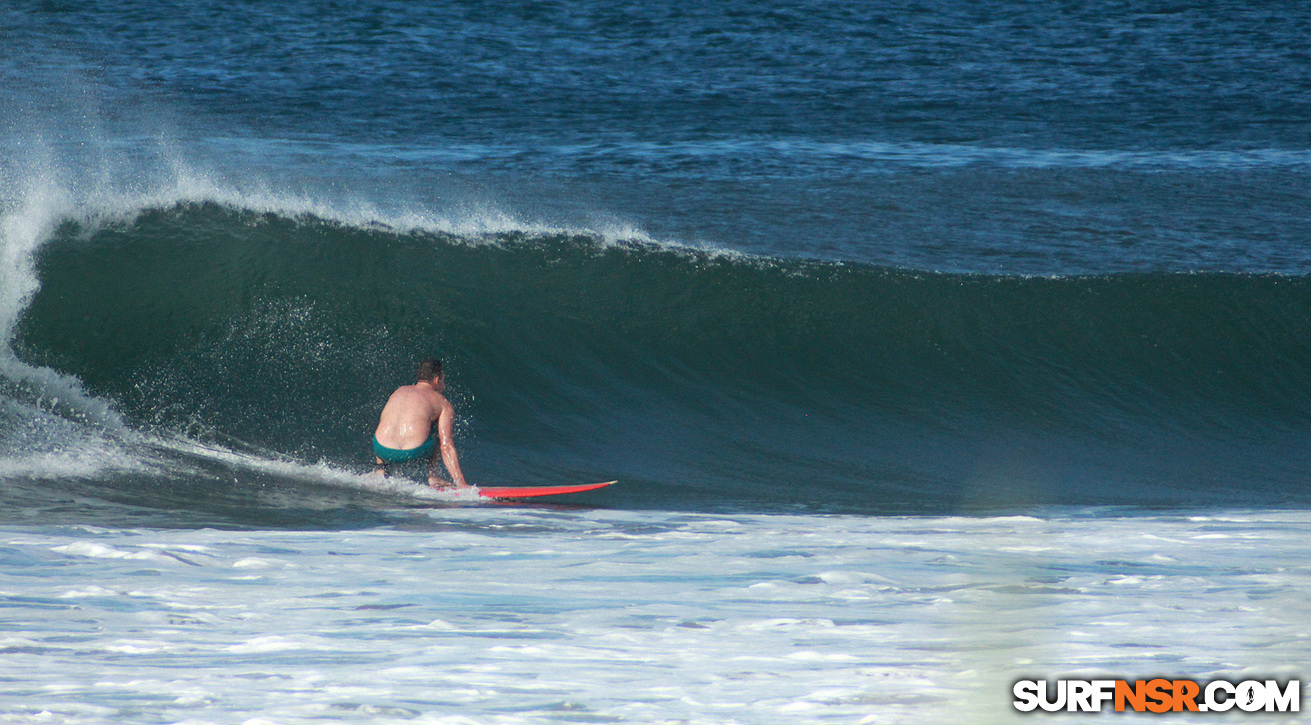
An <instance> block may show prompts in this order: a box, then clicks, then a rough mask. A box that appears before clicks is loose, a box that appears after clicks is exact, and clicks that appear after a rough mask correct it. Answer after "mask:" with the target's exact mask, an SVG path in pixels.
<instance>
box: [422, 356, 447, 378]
mask: <svg viewBox="0 0 1311 725" xmlns="http://www.w3.org/2000/svg"><path fill="white" fill-rule="evenodd" d="M441 378H442V361H441V360H437V359H435V358H434V359H430V360H424V361H423V362H421V363H419V382H421V383H431V382H435V381H438V380H441Z"/></svg>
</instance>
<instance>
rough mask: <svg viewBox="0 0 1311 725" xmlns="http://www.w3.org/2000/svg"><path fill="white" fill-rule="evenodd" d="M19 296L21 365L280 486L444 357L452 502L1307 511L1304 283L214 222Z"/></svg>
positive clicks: (74, 235) (145, 234) (104, 241)
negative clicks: (505, 491)
mask: <svg viewBox="0 0 1311 725" xmlns="http://www.w3.org/2000/svg"><path fill="white" fill-rule="evenodd" d="M38 272H39V277H40V281H41V290H40V292H39V293H38V294H37V295H36V296H35V298H34V299H33V300H32V302H31V305H30V307H29V308H28V309H27V311H26V313H25V314H24V317H23V318H22V320H21V323H20V325H19V329H18V333H17V336H16V339H15V341H14V347H15V350H16V351H17V352H18V353H19V354H20V356H21V357H23V358H25V359H26V360H27V361H29V362H32V363H36V364H40V365H46V366H50V367H53V368H56V369H58V370H60V371H64V372H67V373H70V374H73V375H76V376H77V377H78V378H80V379H81V380H82V381H83V382H84V383H85V384H86V386H87V388H88V389H89V390H90V391H92V392H93V393H95V394H96V395H99V396H102V397H105V398H107V399H109V400H110V401H112V402H113V403H114V405H115V406H116V407H117V408H118V409H119V410H120V411H122V412H123V413H124V414H126V415H127V416H128V418H129V419H130V420H132V421H134V423H135V424H136V425H139V426H142V427H147V428H149V427H157V428H161V429H165V430H168V431H171V432H180V433H184V434H186V435H189V436H194V437H198V438H200V439H202V440H203V439H206V438H212V439H214V440H216V441H219V442H232V441H236V442H239V443H240V445H244V446H247V447H250V448H252V449H255V450H260V451H267V452H270V453H272V454H275V455H281V456H287V457H292V458H295V459H297V460H302V461H325V462H328V463H331V464H333V465H338V466H344V467H348V468H349V467H352V466H358V467H363V466H365V465H366V462H367V460H368V458H367V457H368V453H367V449H366V447H365V445H364V444H365V442H366V441H367V437H368V435H369V434H370V433H371V428H372V424H373V423H374V422H375V419H376V415H377V411H378V409H379V407H380V405H381V402H382V401H383V400H384V399H385V397H386V395H387V393H388V392H390V390H391V389H392V388H393V387H394V386H396V385H398V384H402V383H406V382H410V377H411V375H412V368H413V365H414V362H415V361H416V360H418V359H420V358H423V357H428V356H431V355H440V356H441V357H443V358H445V359H446V360H447V364H448V367H449V370H450V384H451V395H452V398H453V400H454V402H455V403H456V405H457V408H458V410H459V412H460V414H461V417H462V421H463V422H462V424H461V428H460V429H459V435H460V440H461V444H462V452H463V455H464V457H465V460H466V470H467V471H468V472H470V474H471V476H473V477H474V478H475V479H476V478H477V477H478V476H479V475H482V476H484V477H486V478H495V479H497V480H506V479H513V480H517V481H522V482H532V481H536V480H543V481H544V480H559V479H561V478H571V479H572V478H580V477H581V478H586V479H591V478H598V477H605V478H613V477H620V478H626V479H628V480H631V481H634V482H636V483H635V485H633V486H630V488H629V491H630V494H629V495H632V496H637V497H639V498H642V500H644V501H647V502H651V501H671V502H672V501H680V502H686V501H700V500H740V501H759V502H766V503H769V504H771V505H775V506H778V505H783V506H786V505H791V504H804V503H815V502H819V501H823V502H827V503H828V504H829V505H832V506H833V507H834V508H835V509H837V510H848V509H852V508H856V509H861V510H871V509H897V508H899V507H902V506H903V505H909V506H911V507H912V508H923V507H926V506H927V507H939V506H941V507H958V506H961V505H967V504H970V503H979V504H983V505H988V504H992V503H1028V502H1032V503H1045V502H1061V503H1142V502H1146V503H1170V504H1187V503H1189V502H1191V501H1196V500H1202V499H1206V500H1228V501H1246V500H1260V501H1263V502H1269V501H1271V500H1274V501H1283V502H1290V501H1291V502H1298V501H1303V500H1306V499H1307V498H1308V487H1307V485H1306V483H1307V479H1308V475H1307V474H1308V468H1307V465H1306V463H1307V460H1306V457H1305V454H1304V451H1306V450H1307V443H1308V442H1311V441H1308V436H1307V433H1306V431H1307V430H1308V428H1309V427H1311V279H1308V278H1306V277H1280V276H1245V275H1230V274H1134V275H1113V276H1105V277H1075V278H1027V277H993V276H986V275H947V274H933V273H923V272H914V271H906V270H895V269H887V268H879V267H873V266H867V265H860V264H836V263H817V262H807V261H800V260H779V259H761V258H748V257H742V256H736V255H731V254H722V253H716V252H710V251H702V250H695V249H681V248H670V247H666V246H658V245H655V244H649V243H639V242H634V243H631V244H625V243H607V242H605V241H603V240H601V239H600V238H597V237H592V236H589V235H586V234H576V233H564V232H561V233H555V234H551V233H536V234H527V233H506V234H499V235H490V236H486V237H476V238H475V237H461V236H454V235H449V234H440V233H434V232H407V231H399V230H394V229H391V228H388V227H385V226H381V225H379V226H376V227H368V226H366V227H359V226H348V225H343V224H339V223H334V222H329V221H325V220H322V219H317V218H288V217H285V216H279V215H275V214H266V213H256V212H252V211H247V210H242V209H234V208H230V207H224V206H219V205H211V204H196V205H181V206H176V207H170V208H160V209H150V210H147V211H145V212H143V213H141V214H140V215H138V216H137V217H136V218H135V219H133V220H131V221H130V222H119V223H113V224H101V225H97V226H95V227H89V226H85V225H82V224H78V223H74V222H69V223H67V224H66V225H65V226H64V227H62V228H61V229H60V231H59V233H58V234H57V235H56V238H55V239H53V240H52V241H51V242H50V243H48V244H46V245H45V246H44V247H43V248H42V249H41V251H40V255H39V258H38ZM638 491H640V493H637V492H638ZM1198 497H1201V498H1200V499H1199V498H1198Z"/></svg>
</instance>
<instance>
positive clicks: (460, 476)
mask: <svg viewBox="0 0 1311 725" xmlns="http://www.w3.org/2000/svg"><path fill="white" fill-rule="evenodd" d="M437 443H438V448H439V449H440V451H441V457H442V462H443V463H445V464H446V470H447V471H449V472H450V474H451V482H452V483H454V484H455V487H456V488H469V487H470V486H469V484H468V483H465V481H464V473H462V472H461V471H460V456H459V455H458V454H457V453H456V452H455V408H453V407H451V404H450V401H448V400H446V398H444V397H443V398H442V399H441V403H440V406H439V412H438V414H437ZM445 483H446V482H445V481H443V480H441V479H440V478H438V477H437V455H436V454H435V453H434V454H433V457H432V458H431V459H430V460H429V461H428V485H429V486H432V487H434V488H441V487H442V486H443V485H444V484H445Z"/></svg>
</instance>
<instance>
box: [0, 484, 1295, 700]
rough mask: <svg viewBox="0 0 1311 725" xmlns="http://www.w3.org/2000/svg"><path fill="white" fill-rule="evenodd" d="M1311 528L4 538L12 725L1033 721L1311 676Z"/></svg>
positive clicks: (1180, 519)
mask: <svg viewBox="0 0 1311 725" xmlns="http://www.w3.org/2000/svg"><path fill="white" fill-rule="evenodd" d="M1309 528H1311V519H1308V517H1307V516H1306V515H1305V514H1304V513H1284V514H1279V513H1254V512H1249V513H1239V512H1235V513H1232V514H1225V515H1217V514H1209V515H1195V516H1185V515H1169V516H1159V515H1158V516H1124V517H1120V516H1114V515H1110V516H1108V515H1106V513H1105V512H1089V511H1078V512H1068V513H1065V514H1056V515H1049V516H1047V517H1043V518H1038V517H1029V516H1010V517H993V518H989V517H984V518H960V517H922V518H918V517H916V518H897V517H887V518H868V517H840V516H838V517H809V516H807V517H791V516H749V515H738V516H731V517H723V516H711V515H704V514H660V513H630V512H622V511H603V510H573V511H571V510H551V509H532V508H528V509H514V508H509V509H507V508H504V507H473V508H456V509H445V510H441V511H433V512H415V513H413V514H412V515H411V516H410V517H409V518H408V520H407V522H406V523H405V524H404V525H402V526H398V527H395V528H391V529H385V530H381V529H369V530H350V531H338V532H322V531H239V532H233V531H216V530H198V531H177V530H166V529H160V530H131V529H123V530H104V529H95V528H91V527H57V528H56V527H33V528H24V529H19V530H15V529H14V528H13V527H5V528H4V529H3V530H0V547H3V548H2V549H0V552H2V555H3V562H4V574H3V577H2V578H0V592H3V595H4V599H3V601H4V603H5V608H4V619H3V622H4V627H5V631H4V634H3V637H2V638H0V648H2V651H3V653H4V658H5V661H6V663H7V665H8V666H7V668H6V669H7V672H6V675H5V677H4V685H3V692H2V694H0V707H3V713H4V714H3V717H4V718H5V721H8V722H61V723H109V722H161V723H162V722H171V723H210V722H246V723H265V722H274V723H309V722H323V721H333V722H388V723H392V722H395V723H399V722H431V723H468V722H480V723H482V722H486V723H524V722H687V723H793V722H865V723H874V722H880V723H919V722H1005V721H1011V720H1021V719H1022V718H1018V717H1016V713H1014V712H1013V711H1012V710H1011V707H1010V688H1011V683H1012V682H1013V681H1014V680H1015V679H1018V678H1019V676H1020V675H1023V674H1029V675H1032V674H1033V673H1046V674H1047V675H1048V676H1051V677H1056V676H1070V677H1077V676H1092V675H1128V676H1137V675H1146V674H1163V673H1179V672H1186V673H1189V674H1190V675H1191V676H1194V677H1198V678H1207V679H1210V678H1216V679H1219V678H1224V679H1232V680H1241V679H1248V678H1253V677H1262V678H1266V677H1277V678H1279V679H1280V680H1281V681H1282V680H1285V679H1287V678H1288V677H1290V676H1292V677H1296V676H1299V674H1300V673H1299V672H1297V667H1296V665H1297V663H1301V662H1305V661H1306V657H1307V654H1308V643H1307V637H1306V632H1305V631H1304V629H1305V628H1304V627H1303V626H1302V625H1303V617H1302V610H1303V606H1302V604H1303V602H1304V601H1305V595H1306V588H1307V585H1308V575H1311V571H1309V570H1308V568H1307V566H1306V564H1305V561H1306V558H1307V553H1308V551H1307V543H1306V542H1307V540H1308V536H1307V535H1308V533H1311V532H1309V531H1308V529H1309ZM1273 663H1282V664H1273ZM1087 717H1089V716H1088V715H1082V714H1081V715H1071V716H1064V717H1062V716H1056V717H1053V719H1054V720H1063V719H1066V718H1068V719H1071V720H1073V719H1086V718H1087ZM1171 717H1172V719H1175V720H1178V721H1184V722H1190V721H1191V722H1209V721H1212V720H1214V719H1215V718H1216V716H1215V715H1210V716H1206V715H1202V716H1199V715H1193V716H1192V717H1191V719H1190V718H1189V716H1188V715H1182V716H1180V715H1174V716H1171ZM1263 720H1265V721H1270V720H1269V719H1268V718H1267V717H1263ZM1297 720H1298V718H1296V717H1295V718H1293V719H1292V720H1290V721H1297ZM1024 721H1027V720H1024ZM1274 721H1278V720H1274Z"/></svg>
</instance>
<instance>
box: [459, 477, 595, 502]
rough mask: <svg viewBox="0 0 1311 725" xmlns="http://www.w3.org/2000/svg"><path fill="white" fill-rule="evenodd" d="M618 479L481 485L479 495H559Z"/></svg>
mask: <svg viewBox="0 0 1311 725" xmlns="http://www.w3.org/2000/svg"><path fill="white" fill-rule="evenodd" d="M612 483H618V481H606V482H605V483H582V484H577V485H573V486H479V487H478V495H479V496H483V497H485V498H535V497H537V496H557V495H559V494H562V493H578V492H580V491H594V490H596V489H598V488H605V487H606V486H609V485H610V484H612Z"/></svg>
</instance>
